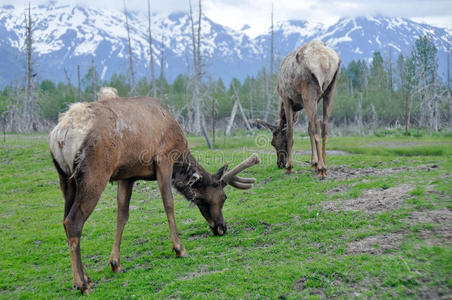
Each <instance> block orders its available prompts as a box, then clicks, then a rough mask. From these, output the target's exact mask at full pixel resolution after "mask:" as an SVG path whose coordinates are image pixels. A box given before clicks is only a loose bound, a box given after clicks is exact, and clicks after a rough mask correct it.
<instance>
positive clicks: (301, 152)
mask: <svg viewBox="0 0 452 300" xmlns="http://www.w3.org/2000/svg"><path fill="white" fill-rule="evenodd" d="M250 151H252V152H256V153H263V154H275V155H276V151H274V150H259V149H251V150H250ZM292 154H293V155H311V151H310V150H309V151H293V152H292ZM326 155H327V156H328V155H351V154H350V153H348V152H346V151H341V150H326Z"/></svg>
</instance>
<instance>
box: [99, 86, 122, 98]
mask: <svg viewBox="0 0 452 300" xmlns="http://www.w3.org/2000/svg"><path fill="white" fill-rule="evenodd" d="M110 98H119V95H118V90H117V89H115V88H113V87H109V86H103V87H101V88H100V91H99V92H98V93H97V99H98V100H99V101H102V100H105V99H110Z"/></svg>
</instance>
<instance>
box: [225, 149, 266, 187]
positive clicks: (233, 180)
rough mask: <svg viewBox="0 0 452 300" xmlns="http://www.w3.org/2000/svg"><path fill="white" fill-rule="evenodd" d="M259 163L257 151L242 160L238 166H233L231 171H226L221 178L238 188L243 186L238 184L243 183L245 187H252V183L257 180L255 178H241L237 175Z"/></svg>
mask: <svg viewBox="0 0 452 300" xmlns="http://www.w3.org/2000/svg"><path fill="white" fill-rule="evenodd" d="M258 163H260V159H259V156H257V154H256V153H253V155H251V156H250V157H248V158H247V159H246V160H244V161H242V162H241V163H240V164H239V165H238V166H236V167H235V168H233V169H232V170H231V171H229V172H227V173H225V174H224V175H223V176H222V177H221V180H223V181H224V182H225V183H227V184H230V185H232V186H234V187H237V188H241V187H238V186H242V185H243V187H244V188H249V187H245V185H246V186H248V185H249V186H250V187H251V183H254V182H255V181H256V180H255V179H254V178H240V177H237V176H236V175H237V174H239V173H240V172H242V171H243V170H245V169H247V168H249V167H252V166H254V165H257V164H258ZM236 185H237V186H236Z"/></svg>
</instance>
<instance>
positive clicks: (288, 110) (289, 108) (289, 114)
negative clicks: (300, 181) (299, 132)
mask: <svg viewBox="0 0 452 300" xmlns="http://www.w3.org/2000/svg"><path fill="white" fill-rule="evenodd" d="M282 101H284V110H285V113H286V121H287V129H286V137H287V163H286V166H285V167H286V173H290V172H292V167H293V160H292V146H293V108H292V105H291V104H290V103H289V99H287V98H285V99H283V100H282Z"/></svg>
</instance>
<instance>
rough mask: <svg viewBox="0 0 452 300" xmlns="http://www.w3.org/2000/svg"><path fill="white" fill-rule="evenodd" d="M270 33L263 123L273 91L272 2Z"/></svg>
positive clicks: (266, 117)
mask: <svg viewBox="0 0 452 300" xmlns="http://www.w3.org/2000/svg"><path fill="white" fill-rule="evenodd" d="M270 28H271V33H270V75H269V76H268V84H267V89H266V94H267V104H266V106H265V112H264V121H265V122H267V121H268V115H269V113H270V105H271V102H272V91H273V65H274V55H273V52H274V48H273V46H274V29H273V2H272V12H271V27H270Z"/></svg>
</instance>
